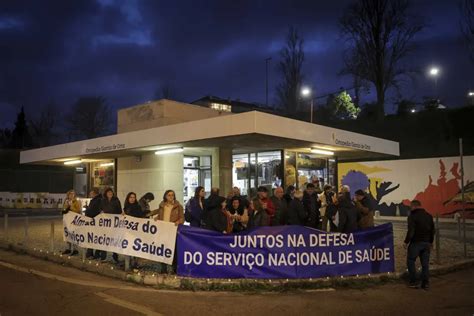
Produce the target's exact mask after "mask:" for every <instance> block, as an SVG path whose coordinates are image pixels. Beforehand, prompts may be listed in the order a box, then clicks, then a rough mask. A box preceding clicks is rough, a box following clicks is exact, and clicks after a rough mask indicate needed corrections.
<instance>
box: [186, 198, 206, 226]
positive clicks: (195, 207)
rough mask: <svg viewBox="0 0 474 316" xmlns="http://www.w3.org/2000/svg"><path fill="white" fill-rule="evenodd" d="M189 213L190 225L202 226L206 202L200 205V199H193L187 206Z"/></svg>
mask: <svg viewBox="0 0 474 316" xmlns="http://www.w3.org/2000/svg"><path fill="white" fill-rule="evenodd" d="M186 208H187V211H188V212H189V213H190V214H191V221H190V222H189V224H190V225H191V226H193V227H200V226H201V219H202V212H203V208H204V201H202V207H201V203H199V199H197V198H195V197H193V198H192V199H191V200H189V202H188V203H187V205H186Z"/></svg>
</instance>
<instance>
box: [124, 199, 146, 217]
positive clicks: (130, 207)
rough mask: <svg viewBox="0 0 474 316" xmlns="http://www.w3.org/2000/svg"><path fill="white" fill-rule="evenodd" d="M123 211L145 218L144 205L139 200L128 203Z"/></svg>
mask: <svg viewBox="0 0 474 316" xmlns="http://www.w3.org/2000/svg"><path fill="white" fill-rule="evenodd" d="M123 211H124V212H125V214H127V215H129V216H133V217H138V218H145V213H144V212H143V211H142V207H141V206H140V204H139V203H138V202H135V203H133V204H129V203H126V204H125V207H124V208H123Z"/></svg>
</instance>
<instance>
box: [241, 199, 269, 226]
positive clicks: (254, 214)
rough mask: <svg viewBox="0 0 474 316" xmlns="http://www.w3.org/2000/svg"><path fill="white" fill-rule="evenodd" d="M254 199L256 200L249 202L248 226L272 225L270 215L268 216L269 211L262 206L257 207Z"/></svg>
mask: <svg viewBox="0 0 474 316" xmlns="http://www.w3.org/2000/svg"><path fill="white" fill-rule="evenodd" d="M254 201H255V200H251V201H250V202H249V208H248V214H249V222H248V224H247V228H254V227H260V226H270V217H269V216H268V214H267V212H265V210H263V209H262V208H260V209H257V208H255V206H254V203H255V202H254Z"/></svg>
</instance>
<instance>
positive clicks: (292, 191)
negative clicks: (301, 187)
mask: <svg viewBox="0 0 474 316" xmlns="http://www.w3.org/2000/svg"><path fill="white" fill-rule="evenodd" d="M295 192H296V189H294V190H291V192H290V195H291V196H292V197H293V196H295Z"/></svg>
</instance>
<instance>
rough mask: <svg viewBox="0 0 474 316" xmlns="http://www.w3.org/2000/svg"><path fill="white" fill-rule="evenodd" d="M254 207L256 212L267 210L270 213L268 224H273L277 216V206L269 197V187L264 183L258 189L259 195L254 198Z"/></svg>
mask: <svg viewBox="0 0 474 316" xmlns="http://www.w3.org/2000/svg"><path fill="white" fill-rule="evenodd" d="M253 208H254V210H255V211H256V213H255V214H258V213H260V212H261V211H265V212H266V213H267V215H268V223H267V224H266V225H268V226H270V225H271V224H272V221H273V217H274V216H275V207H274V206H273V203H272V201H271V200H270V199H269V198H268V189H267V188H266V187H264V186H263V185H262V186H259V187H258V189H257V197H256V198H255V199H253Z"/></svg>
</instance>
